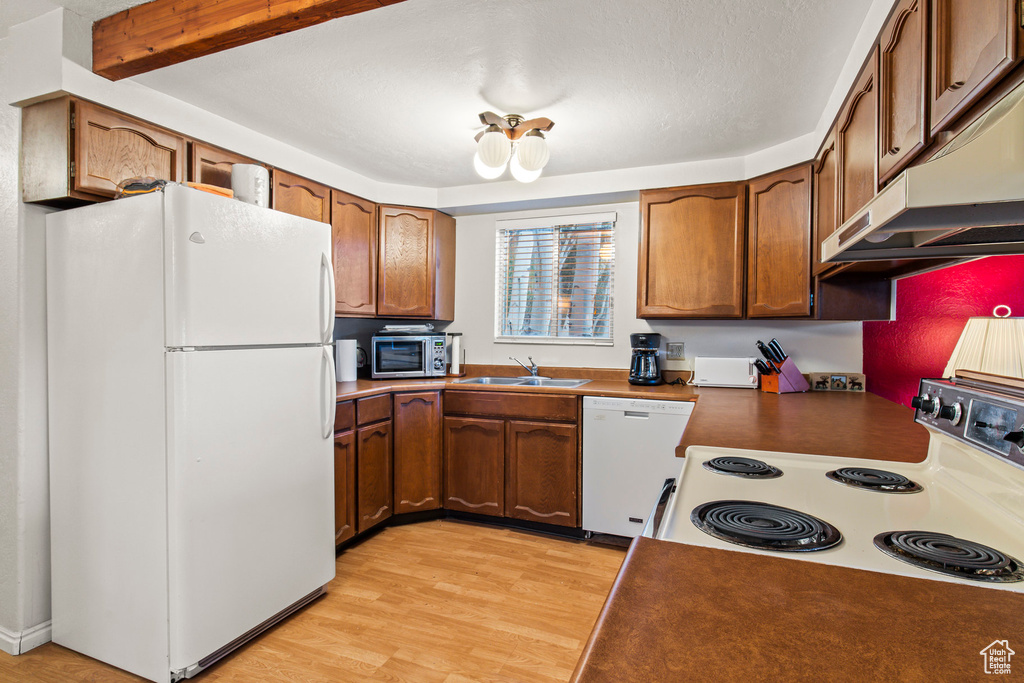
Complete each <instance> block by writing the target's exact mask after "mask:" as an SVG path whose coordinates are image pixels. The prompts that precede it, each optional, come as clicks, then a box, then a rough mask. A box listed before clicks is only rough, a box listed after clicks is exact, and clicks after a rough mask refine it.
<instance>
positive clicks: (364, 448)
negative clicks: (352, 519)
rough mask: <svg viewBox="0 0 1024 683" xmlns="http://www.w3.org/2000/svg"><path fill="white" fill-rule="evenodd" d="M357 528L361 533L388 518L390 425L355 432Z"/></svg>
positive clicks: (389, 505)
mask: <svg viewBox="0 0 1024 683" xmlns="http://www.w3.org/2000/svg"><path fill="white" fill-rule="evenodd" d="M356 442H357V449H356V509H357V510H358V520H357V529H356V531H357V532H358V533H363V532H364V531H366V530H367V529H369V528H371V527H374V526H376V525H378V524H380V523H381V522H383V521H384V520H386V519H388V518H389V517H391V513H392V511H393V509H394V504H393V497H392V496H393V493H392V481H391V422H390V421H389V422H378V423H377V424H375V425H371V426H369V427H361V428H360V429H359V430H358V431H357V432H356Z"/></svg>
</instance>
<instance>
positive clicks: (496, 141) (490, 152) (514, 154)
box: [473, 111, 555, 183]
mask: <svg viewBox="0 0 1024 683" xmlns="http://www.w3.org/2000/svg"><path fill="white" fill-rule="evenodd" d="M480 122H481V123H483V124H484V125H486V126H487V127H486V128H484V129H483V130H482V131H480V132H479V133H477V136H476V154H475V155H473V168H475V169H476V172H477V173H479V174H480V176H481V177H483V178H486V179H487V180H493V179H494V178H497V177H499V176H500V175H501V174H502V173H504V172H505V166H506V165H507V166H508V167H509V170H511V171H512V177H513V178H515V179H516V180H518V181H519V182H521V183H532V182H533V181H534V180H536V179H537V178H539V177H540V174H541V172H542V171H543V170H544V167H545V166H546V165H547V163H548V160H549V159H550V158H551V151H550V150H549V149H548V142H547V140H545V139H544V132H545V131H549V130H551V129H552V128H553V127H554V125H555V124H554V122H552V121H551V119H547V118H543V117H542V118H536V119H529V120H524V119H523V117H522V116H520V115H518V114H507V115H505V116H498V115H497V114H495V113H494V112H492V111H485V112H484V113H482V114H480Z"/></svg>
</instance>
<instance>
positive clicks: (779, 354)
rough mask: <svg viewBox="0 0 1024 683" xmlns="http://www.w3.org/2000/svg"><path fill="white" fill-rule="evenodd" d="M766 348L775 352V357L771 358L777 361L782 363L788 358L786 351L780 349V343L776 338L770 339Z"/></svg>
mask: <svg viewBox="0 0 1024 683" xmlns="http://www.w3.org/2000/svg"><path fill="white" fill-rule="evenodd" d="M768 348H769V349H771V350H772V351H773V352H774V353H775V358H774V359H773V360H775V361H777V362H779V363H783V362H785V360H786V359H787V358H789V356H787V355H786V352H785V351H783V350H782V344H780V343H779V340H778V339H772V340H771V341H770V342H768Z"/></svg>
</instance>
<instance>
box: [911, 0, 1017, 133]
mask: <svg viewBox="0 0 1024 683" xmlns="http://www.w3.org/2000/svg"><path fill="white" fill-rule="evenodd" d="M1017 2H1018V0H931V39H932V40H931V97H930V99H931V132H932V135H935V134H936V133H937V132H938V131H939V130H941V129H943V128H945V127H946V126H947V124H949V123H950V122H952V121H953V120H954V119H955V118H956V117H957V116H959V115H960V114H961V113H963V112H964V111H965V110H966V109H967V108H968V107H969V106H970V105H971V104H973V103H974V102H975V101H977V100H978V98H979V97H981V95H983V94H984V93H985V91H986V90H988V88H989V87H990V86H992V85H993V84H995V83H996V81H998V80H999V79H1000V78H1001V77H1002V76H1003V75H1005V74H1006V73H1008V72H1009V71H1010V69H1011V68H1012V67H1013V65H1014V64H1015V63H1016V60H1017V57H1018V55H1019V50H1020V44H1021V28H1020V21H1019V17H1018V16H1017V11H1016V5H1017Z"/></svg>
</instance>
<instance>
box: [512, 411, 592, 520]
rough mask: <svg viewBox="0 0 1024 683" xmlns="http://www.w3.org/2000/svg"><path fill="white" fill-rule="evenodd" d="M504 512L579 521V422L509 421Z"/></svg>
mask: <svg viewBox="0 0 1024 683" xmlns="http://www.w3.org/2000/svg"><path fill="white" fill-rule="evenodd" d="M506 444H507V456H506V472H505V516H506V517H513V518H515V519H525V520H530V521H533V522H544V523H546V524H558V525H561V526H570V527H575V526H578V523H579V522H578V515H577V512H576V511H577V507H578V505H577V494H578V490H577V476H576V474H577V449H576V426H575V425H560V424H551V423H545V422H523V421H519V420H510V421H509V422H508V435H507V440H506Z"/></svg>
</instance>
